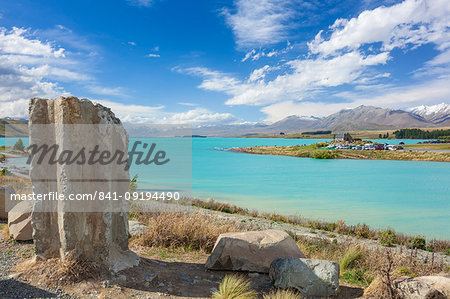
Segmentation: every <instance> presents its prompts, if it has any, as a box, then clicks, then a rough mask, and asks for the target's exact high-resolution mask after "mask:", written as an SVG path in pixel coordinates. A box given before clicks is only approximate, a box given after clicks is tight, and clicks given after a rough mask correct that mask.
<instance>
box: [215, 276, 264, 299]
mask: <svg viewBox="0 0 450 299" xmlns="http://www.w3.org/2000/svg"><path fill="white" fill-rule="evenodd" d="M212 298H213V299H256V298H258V296H257V294H256V292H255V291H253V290H252V289H251V287H250V281H248V280H246V279H245V278H244V277H242V276H238V275H227V276H225V278H224V279H223V280H222V282H221V283H220V285H219V290H218V291H216V292H214V293H213V294H212Z"/></svg>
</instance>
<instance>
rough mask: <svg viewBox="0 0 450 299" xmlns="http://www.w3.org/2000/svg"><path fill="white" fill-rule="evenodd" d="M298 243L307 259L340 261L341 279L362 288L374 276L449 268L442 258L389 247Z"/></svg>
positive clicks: (321, 242) (430, 273) (313, 242)
mask: <svg viewBox="0 0 450 299" xmlns="http://www.w3.org/2000/svg"><path fill="white" fill-rule="evenodd" d="M297 245H298V246H299V248H300V250H301V251H302V252H303V253H304V254H305V255H306V257H308V258H315V259H325V260H332V261H336V262H340V265H341V279H342V280H344V281H346V282H348V283H350V284H353V285H358V286H363V287H367V286H368V285H369V284H370V283H371V282H372V281H373V280H374V278H375V277H377V276H380V277H385V276H386V275H387V274H388V273H389V275H390V277H391V278H390V280H392V278H395V277H398V276H402V275H409V276H412V277H415V276H424V275H432V274H436V273H440V272H443V271H444V272H445V271H448V269H445V268H446V267H445V265H444V264H443V262H442V261H437V260H433V259H429V260H426V261H421V260H419V259H417V258H416V257H415V256H406V255H404V254H401V253H400V252H398V251H397V250H396V249H392V248H378V249H367V248H362V247H355V245H354V244H351V243H339V244H337V243H333V242H329V241H326V240H320V241H315V240H304V239H301V240H298V241H297ZM411 252H412V251H411Z"/></svg>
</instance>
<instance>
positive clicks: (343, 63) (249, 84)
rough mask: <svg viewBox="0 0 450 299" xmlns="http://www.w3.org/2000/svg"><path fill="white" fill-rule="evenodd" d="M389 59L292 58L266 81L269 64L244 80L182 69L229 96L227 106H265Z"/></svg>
mask: <svg viewBox="0 0 450 299" xmlns="http://www.w3.org/2000/svg"><path fill="white" fill-rule="evenodd" d="M388 59H389V55H388V53H386V52H383V53H380V54H377V55H368V56H363V55H361V54H360V53H359V52H356V51H355V52H351V53H346V54H344V55H342V56H337V57H334V58H332V59H325V58H318V59H307V60H292V61H290V62H288V63H287V65H286V67H288V72H287V73H286V74H284V75H279V76H277V77H276V78H275V79H273V80H272V81H268V82H266V81H264V80H263V79H264V77H265V75H266V73H267V72H268V71H270V70H271V67H269V66H268V65H267V66H264V67H263V68H261V69H256V70H254V71H253V72H252V73H251V74H250V76H249V78H248V80H245V81H240V80H238V79H236V78H234V77H232V76H231V75H228V74H224V73H221V72H218V71H213V70H209V69H207V68H202V67H197V68H189V69H186V70H185V71H187V72H188V73H190V74H193V75H196V76H201V77H202V78H203V81H202V83H201V84H200V85H199V88H202V89H206V90H213V91H222V92H225V93H227V94H228V95H230V96H231V98H229V99H228V100H227V101H226V104H227V105H268V104H272V103H274V102H278V101H282V100H284V101H285V100H301V99H302V98H304V97H305V96H306V95H308V93H310V92H313V91H316V90H318V89H321V88H325V87H332V86H339V85H342V84H344V83H351V82H352V81H354V80H356V79H357V78H359V77H361V76H362V75H363V74H364V71H365V70H366V69H367V68H368V67H370V66H374V65H379V64H384V63H386V61H387V60H388Z"/></svg>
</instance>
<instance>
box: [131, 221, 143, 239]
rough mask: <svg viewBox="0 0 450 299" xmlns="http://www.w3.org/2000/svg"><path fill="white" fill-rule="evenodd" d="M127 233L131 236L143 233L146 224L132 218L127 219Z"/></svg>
mask: <svg viewBox="0 0 450 299" xmlns="http://www.w3.org/2000/svg"><path fill="white" fill-rule="evenodd" d="M128 227H129V233H130V236H131V237H139V236H141V235H143V234H144V233H145V231H146V230H147V226H145V225H143V224H142V223H140V222H138V221H134V220H130V221H128Z"/></svg>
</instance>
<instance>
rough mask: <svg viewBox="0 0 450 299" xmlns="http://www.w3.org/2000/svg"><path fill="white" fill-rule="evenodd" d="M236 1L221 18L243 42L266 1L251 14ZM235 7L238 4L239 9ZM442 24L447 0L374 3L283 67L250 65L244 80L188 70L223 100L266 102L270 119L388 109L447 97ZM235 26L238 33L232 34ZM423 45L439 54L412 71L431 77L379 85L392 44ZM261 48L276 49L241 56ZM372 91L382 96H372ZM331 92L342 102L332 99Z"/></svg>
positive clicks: (448, 17)
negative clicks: (364, 107)
mask: <svg viewBox="0 0 450 299" xmlns="http://www.w3.org/2000/svg"><path fill="white" fill-rule="evenodd" d="M236 3H237V6H238V10H237V12H236V13H235V14H234V15H232V14H230V13H228V15H227V17H228V21H230V20H231V21H230V22H231V25H232V27H233V26H235V27H233V29H234V30H235V33H236V36H237V37H238V41H241V43H242V45H244V44H245V43H244V42H245V41H254V40H251V36H250V35H251V34H253V33H252V32H251V29H248V28H247V29H246V30H247V31H248V32H247V33H246V32H244V30H245V28H246V27H245V26H246V25H248V24H249V22H250V21H251V20H252V19H253V15H254V14H255V15H256V14H258V13H259V12H260V11H261V10H262V11H264V7H265V5H266V4H267V3H269V2H267V1H264V2H263V5H262V8H261V10H258V9H255V10H254V12H252V11H250V10H251V8H252V5H254V3H253V1H249V2H248V3H244V2H240V1H238V2H236ZM270 3H271V4H273V2H270ZM240 5H241V6H242V7H241V8H240V9H239V6H240ZM255 5H256V4H255ZM244 8H245V9H244ZM247 13H248V14H249V15H250V16H248V17H246V19H247V21H243V24H242V26H241V25H239V24H237V22H238V20H240V18H241V17H242V18H243V16H244V15H245V14H247ZM231 17H233V18H231ZM261 19H264V18H263V17H261ZM269 19H270V18H269ZM275 19H276V20H277V18H275ZM248 20H250V21H248ZM233 22H234V23H233ZM281 23H282V22H281ZM277 24H280V22H278V23H277ZM255 27H258V26H255ZM275 28H284V27H283V26H282V27H275ZM448 28H450V2H449V1H448V0H405V1H404V2H402V3H400V4H396V5H393V6H390V7H385V6H381V7H378V8H376V9H373V10H367V11H364V12H362V13H361V14H360V15H359V16H358V17H355V18H352V19H348V20H347V19H338V20H336V21H335V22H334V24H333V25H332V26H331V27H330V29H331V30H330V31H329V32H325V33H324V32H323V31H320V32H319V34H318V35H317V36H316V38H315V39H314V40H313V41H311V42H310V43H309V44H308V48H309V53H307V54H308V55H307V56H306V58H297V59H294V60H290V61H286V62H284V64H280V61H278V62H277V64H276V65H275V66H272V65H270V64H268V65H266V66H264V67H263V68H258V69H255V70H253V71H252V72H251V73H250V74H249V75H248V78H246V79H238V78H237V77H235V76H232V75H230V74H225V73H222V72H219V71H214V70H210V69H206V68H201V67H200V68H191V69H190V70H191V71H190V72H188V73H190V74H192V75H196V76H200V77H202V78H203V81H202V83H201V84H200V85H199V86H198V87H199V88H202V89H206V90H214V91H221V92H224V93H226V94H227V95H229V96H230V97H229V98H228V100H227V101H226V102H225V103H226V104H227V105H257V106H266V107H264V108H262V111H263V112H264V113H266V114H267V116H268V119H269V120H271V121H274V120H277V118H278V117H279V118H282V117H284V116H287V115H286V114H287V113H291V114H297V113H294V112H295V111H299V112H305V113H303V114H306V115H311V114H312V115H324V114H328V113H331V112H335V111H337V110H339V109H341V108H346V107H356V106H359V105H361V104H364V105H376V106H383V105H388V104H389V105H390V106H395V103H396V102H398V103H406V102H411V103H412V102H418V101H428V99H430V100H431V101H442V100H446V99H448V94H447V93H446V92H445V86H446V85H445V84H443V83H442V82H443V81H439V80H447V79H446V78H448V75H449V73H450V72H449V68H448V65H449V61H450V52H449V50H450V30H449V29H448ZM239 30H242V35H239V32H240V31H239ZM275 31H276V30H275ZM268 32H270V30H269V31H268ZM246 34H248V35H249V36H247V35H246ZM254 36H257V35H254ZM430 43H431V44H433V45H434V46H435V49H436V50H437V51H439V52H440V54H438V55H437V56H436V57H434V58H433V59H432V60H430V61H429V62H428V63H426V64H425V67H424V69H422V70H419V71H418V72H417V74H418V73H420V72H422V75H423V74H427V75H434V77H433V78H431V79H428V80H423V81H422V82H423V83H422V84H420V85H417V84H415V85H414V84H411V85H410V86H408V85H405V86H401V87H397V89H396V87H395V82H396V81H395V78H393V79H392V80H390V81H389V82H387V81H386V78H389V77H390V76H391V74H390V73H387V72H385V71H380V70H379V68H377V66H381V65H384V64H387V63H388V62H389V61H390V60H391V59H392V56H391V51H392V50H393V49H395V48H401V49H403V50H404V51H411V50H413V49H415V48H417V47H418V46H420V45H423V44H430ZM289 46H290V45H288V47H289ZM268 53H271V54H270V55H272V56H276V55H277V52H276V51H275V52H273V53H272V52H268V51H266V50H256V49H253V50H251V51H249V52H247V53H246V55H245V56H244V58H243V59H242V61H246V60H257V59H259V58H261V57H264V56H269V54H268ZM274 70H278V72H277V74H278V75H277V76H267V73H268V72H269V71H272V72H273V71H274ZM417 74H416V75H417ZM436 75H437V76H436ZM344 85H347V86H346V87H345V89H344V90H346V91H345V92H342V91H341V92H340V93H339V94H337V93H335V94H334V95H333V92H332V90H333V89H334V88H337V87H341V86H344ZM431 86H432V87H433V88H431ZM447 89H448V88H447ZM325 93H327V94H329V95H330V99H328V101H329V102H319V101H318V100H316V99H323V98H324V97H323V96H324V95H325ZM380 93H382V94H383V96H377V94H378V95H379V94H380ZM445 96H447V98H445ZM336 97H337V98H339V97H340V98H342V100H343V101H344V102H346V103H344V104H343V103H337V104H334V103H332V101H333V100H336ZM386 101H387V102H386ZM393 101H394V102H393ZM395 101H396V102H395ZM308 107H309V108H308ZM279 118H278V119H279Z"/></svg>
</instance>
